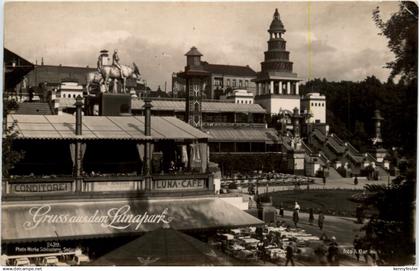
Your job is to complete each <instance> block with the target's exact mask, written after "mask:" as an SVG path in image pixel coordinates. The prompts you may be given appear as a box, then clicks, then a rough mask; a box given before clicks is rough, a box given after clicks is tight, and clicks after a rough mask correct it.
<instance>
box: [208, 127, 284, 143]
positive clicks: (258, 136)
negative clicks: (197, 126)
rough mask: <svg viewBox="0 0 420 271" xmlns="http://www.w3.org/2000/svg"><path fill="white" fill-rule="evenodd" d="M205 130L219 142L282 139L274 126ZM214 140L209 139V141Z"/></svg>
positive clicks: (266, 141) (276, 141)
mask: <svg viewBox="0 0 420 271" xmlns="http://www.w3.org/2000/svg"><path fill="white" fill-rule="evenodd" d="M205 131H206V132H207V133H208V134H209V135H210V136H211V137H212V138H213V140H215V141H217V142H220V141H225V142H265V143H280V142H281V139H280V138H279V136H278V135H277V131H276V130H275V129H272V128H264V129H256V128H249V127H238V128H230V127H223V128H222V127H215V128H206V129H205ZM213 140H212V139H209V141H213Z"/></svg>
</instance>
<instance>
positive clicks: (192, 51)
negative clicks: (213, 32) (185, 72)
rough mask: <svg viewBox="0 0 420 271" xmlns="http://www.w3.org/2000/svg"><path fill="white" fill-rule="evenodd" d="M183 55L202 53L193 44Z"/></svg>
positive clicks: (198, 54)
mask: <svg viewBox="0 0 420 271" xmlns="http://www.w3.org/2000/svg"><path fill="white" fill-rule="evenodd" d="M185 55H186V56H203V54H201V53H200V51H198V50H197V48H196V47H195V46H193V47H191V49H190V50H189V51H188V53H186V54H185Z"/></svg>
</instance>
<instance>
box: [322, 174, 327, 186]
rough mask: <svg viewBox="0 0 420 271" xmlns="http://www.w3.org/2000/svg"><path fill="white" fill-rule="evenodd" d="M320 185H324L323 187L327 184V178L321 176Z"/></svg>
mask: <svg viewBox="0 0 420 271" xmlns="http://www.w3.org/2000/svg"><path fill="white" fill-rule="evenodd" d="M322 183H323V184H324V186H325V184H326V183H327V178H325V176H322Z"/></svg>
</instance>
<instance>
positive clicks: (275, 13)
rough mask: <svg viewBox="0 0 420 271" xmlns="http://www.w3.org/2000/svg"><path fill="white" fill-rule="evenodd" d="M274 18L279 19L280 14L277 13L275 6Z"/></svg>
mask: <svg viewBox="0 0 420 271" xmlns="http://www.w3.org/2000/svg"><path fill="white" fill-rule="evenodd" d="M274 19H275V20H280V14H279V11H278V9H277V8H276V11H275V12H274Z"/></svg>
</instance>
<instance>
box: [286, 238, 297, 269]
mask: <svg viewBox="0 0 420 271" xmlns="http://www.w3.org/2000/svg"><path fill="white" fill-rule="evenodd" d="M289 262H290V263H291V264H292V266H295V262H294V261H293V243H292V242H289V245H288V246H287V247H286V264H285V266H287V265H288V264H289Z"/></svg>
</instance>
